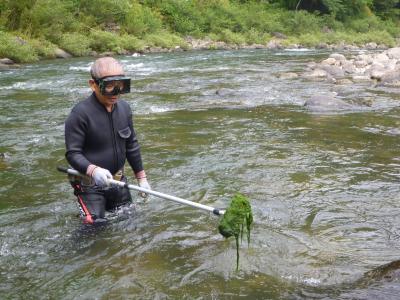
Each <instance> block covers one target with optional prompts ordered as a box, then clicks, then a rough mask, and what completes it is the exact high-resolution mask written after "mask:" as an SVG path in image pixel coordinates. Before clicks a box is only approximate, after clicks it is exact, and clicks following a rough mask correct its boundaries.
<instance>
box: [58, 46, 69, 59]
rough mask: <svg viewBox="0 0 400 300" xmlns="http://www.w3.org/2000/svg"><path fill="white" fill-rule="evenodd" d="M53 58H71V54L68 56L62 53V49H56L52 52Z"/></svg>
mask: <svg viewBox="0 0 400 300" xmlns="http://www.w3.org/2000/svg"><path fill="white" fill-rule="evenodd" d="M54 56H55V57H56V58H71V57H72V55H71V54H69V53H68V52H66V51H64V50H63V49H60V48H57V49H56V50H55V51H54Z"/></svg>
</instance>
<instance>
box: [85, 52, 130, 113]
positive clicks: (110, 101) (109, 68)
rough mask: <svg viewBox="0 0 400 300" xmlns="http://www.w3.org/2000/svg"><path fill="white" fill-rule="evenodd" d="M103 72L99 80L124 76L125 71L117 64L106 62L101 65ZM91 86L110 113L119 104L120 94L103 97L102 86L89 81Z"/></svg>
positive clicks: (92, 80) (91, 80)
mask: <svg viewBox="0 0 400 300" xmlns="http://www.w3.org/2000/svg"><path fill="white" fill-rule="evenodd" d="M100 70H101V72H100V73H99V75H98V77H99V78H105V77H111V76H124V71H123V69H122V67H121V66H120V65H119V64H117V63H113V62H112V61H111V62H108V61H107V60H105V62H104V63H103V64H102V65H101V68H100ZM89 85H90V88H91V89H92V91H93V92H94V93H95V95H96V97H97V99H98V100H99V102H100V103H101V104H103V105H104V106H105V107H106V109H107V110H108V111H111V110H112V107H113V105H114V104H115V103H117V101H118V98H119V96H120V95H119V94H118V95H103V94H102V93H101V90H100V86H99V84H98V83H96V81H95V80H94V79H90V80H89Z"/></svg>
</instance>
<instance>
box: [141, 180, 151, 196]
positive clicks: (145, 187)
mask: <svg viewBox="0 0 400 300" xmlns="http://www.w3.org/2000/svg"><path fill="white" fill-rule="evenodd" d="M138 185H139V186H140V187H142V188H144V189H148V190H151V187H150V184H149V182H148V181H147V179H146V177H144V178H140V179H138ZM139 196H140V197H142V198H147V197H149V194H146V193H143V192H139Z"/></svg>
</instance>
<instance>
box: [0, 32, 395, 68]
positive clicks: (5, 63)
mask: <svg viewBox="0 0 400 300" xmlns="http://www.w3.org/2000/svg"><path fill="white" fill-rule="evenodd" d="M273 36H274V37H273V38H272V39H271V40H270V41H269V42H268V43H266V44H240V45H238V44H230V43H226V42H223V41H214V40H212V39H210V38H205V39H195V38H193V37H190V36H188V37H186V38H185V43H186V45H187V46H186V47H182V46H178V45H176V46H175V47H172V48H162V47H154V46H151V47H150V46H149V47H145V48H144V49H142V50H141V51H137V52H131V51H126V50H121V51H120V52H111V51H107V52H103V53H98V52H96V51H92V52H91V53H90V55H91V56H93V57H101V56H114V55H138V54H146V53H161V52H178V51H187V50H237V49H269V50H282V49H299V48H306V47H305V46H304V45H300V44H288V43H287V37H286V36H284V35H283V34H281V33H279V32H276V33H273ZM314 48H316V49H327V50H332V51H344V50H360V49H366V50H379V49H380V50H384V49H387V46H386V45H382V44H377V43H373V42H371V43H366V44H364V45H360V46H357V45H349V44H345V43H339V44H326V43H320V44H318V45H316V46H315V47H314ZM52 56H53V57H54V58H61V59H64V58H70V57H72V56H73V55H71V54H70V53H68V52H66V51H64V50H63V49H60V48H56V49H54V53H53V55H52ZM16 67H19V65H18V64H16V63H15V62H14V61H12V60H11V59H9V58H0V70H1V69H9V68H16Z"/></svg>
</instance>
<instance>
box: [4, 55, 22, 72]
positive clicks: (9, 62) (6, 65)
mask: <svg viewBox="0 0 400 300" xmlns="http://www.w3.org/2000/svg"><path fill="white" fill-rule="evenodd" d="M18 67H19V65H17V64H16V63H15V62H14V61H13V60H12V59H9V58H6V57H5V58H0V70H8V69H11V68H18Z"/></svg>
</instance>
